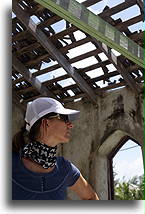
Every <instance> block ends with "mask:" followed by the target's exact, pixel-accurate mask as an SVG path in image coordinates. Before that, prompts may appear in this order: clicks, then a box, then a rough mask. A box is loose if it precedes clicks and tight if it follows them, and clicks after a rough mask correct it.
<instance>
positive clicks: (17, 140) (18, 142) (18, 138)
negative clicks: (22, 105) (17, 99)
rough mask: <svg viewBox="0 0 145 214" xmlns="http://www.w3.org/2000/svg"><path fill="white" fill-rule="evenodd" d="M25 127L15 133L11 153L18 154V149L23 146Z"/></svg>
mask: <svg viewBox="0 0 145 214" xmlns="http://www.w3.org/2000/svg"><path fill="white" fill-rule="evenodd" d="M25 127H26V126H25V125H24V126H23V127H22V128H21V130H20V131H19V132H18V133H16V134H15V135H14V137H13V139H12V151H13V152H19V151H20V148H21V147H23V146H24V145H25V137H24V135H25V133H26V128H25Z"/></svg>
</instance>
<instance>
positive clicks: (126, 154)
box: [109, 136, 144, 200]
mask: <svg viewBox="0 0 145 214" xmlns="http://www.w3.org/2000/svg"><path fill="white" fill-rule="evenodd" d="M109 168H110V170H109V171H110V173H109V174H110V176H109V183H110V184H111V185H110V188H109V191H110V193H111V194H110V199H114V200H135V197H137V196H136V194H137V192H139V189H138V188H139V187H138V186H139V185H140V183H141V182H142V181H143V177H140V176H142V175H143V174H144V167H143V157H142V150H141V146H140V144H139V143H138V142H137V141H135V140H134V139H132V138H130V137H129V136H125V137H124V138H123V139H122V140H121V141H120V142H119V144H118V145H117V146H116V148H114V150H113V151H112V152H111V154H110V155H109ZM142 185H143V184H142ZM138 197H142V196H138ZM140 199H141V198H140Z"/></svg>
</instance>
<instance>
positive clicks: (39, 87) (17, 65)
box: [12, 55, 56, 98]
mask: <svg viewBox="0 0 145 214" xmlns="http://www.w3.org/2000/svg"><path fill="white" fill-rule="evenodd" d="M12 64H13V67H14V69H15V70H16V71H18V72H19V73H21V74H22V75H23V77H24V78H25V79H26V80H27V81H28V82H29V83H30V84H31V85H32V86H33V87H35V88H36V90H37V91H38V92H39V93H40V94H42V95H44V96H49V97H53V98H56V97H55V96H54V94H53V93H52V92H51V91H49V90H48V89H47V88H46V87H45V86H44V85H42V83H41V82H40V81H39V80H38V79H36V78H35V77H32V74H31V72H30V71H29V69H27V68H26V67H25V66H24V65H23V64H22V63H21V62H20V60H18V59H17V58H16V56H14V55H13V56H12Z"/></svg>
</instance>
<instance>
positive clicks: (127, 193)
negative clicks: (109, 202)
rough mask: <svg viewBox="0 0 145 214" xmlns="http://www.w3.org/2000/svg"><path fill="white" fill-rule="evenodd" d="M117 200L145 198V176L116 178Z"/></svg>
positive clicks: (115, 195) (115, 197)
mask: <svg viewBox="0 0 145 214" xmlns="http://www.w3.org/2000/svg"><path fill="white" fill-rule="evenodd" d="M114 199H115V200H143V199H144V176H143V175H141V176H134V177H133V178H131V179H129V180H128V181H125V179H123V181H120V180H119V179H118V180H115V182H114Z"/></svg>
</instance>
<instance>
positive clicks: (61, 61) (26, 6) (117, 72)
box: [12, 0, 143, 103]
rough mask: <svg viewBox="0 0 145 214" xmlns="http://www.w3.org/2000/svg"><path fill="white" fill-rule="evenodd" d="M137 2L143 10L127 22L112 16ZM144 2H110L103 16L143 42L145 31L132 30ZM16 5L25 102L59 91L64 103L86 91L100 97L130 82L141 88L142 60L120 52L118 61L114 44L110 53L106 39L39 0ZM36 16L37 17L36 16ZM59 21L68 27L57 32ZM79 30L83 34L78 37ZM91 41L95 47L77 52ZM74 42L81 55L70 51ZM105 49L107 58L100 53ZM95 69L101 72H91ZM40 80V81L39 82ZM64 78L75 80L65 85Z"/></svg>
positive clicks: (16, 80)
mask: <svg viewBox="0 0 145 214" xmlns="http://www.w3.org/2000/svg"><path fill="white" fill-rule="evenodd" d="M96 2H101V0H100V1H97V0H96V1H95V0H94V1H93V0H92V1H84V2H83V3H82V4H84V5H85V6H86V7H88V6H91V5H94V4H95V3H96ZM133 5H136V6H138V8H139V9H140V14H139V15H137V16H135V17H133V18H131V19H129V20H127V21H124V22H123V21H121V20H120V19H119V20H114V19H113V18H112V15H114V14H115V13H118V12H120V11H121V10H122V7H123V6H124V7H125V8H126V9H127V8H130V7H131V6H133ZM142 5H143V2H142V1H141V0H140V1H139V0H138V1H134V0H133V1H130V0H128V1H125V2H124V3H121V4H119V5H116V6H114V7H113V8H106V9H105V10H104V11H103V12H102V13H100V14H99V16H100V17H101V18H103V19H104V20H106V21H108V22H109V23H110V24H111V25H113V26H114V27H115V28H116V29H118V30H119V31H121V32H123V33H124V34H125V35H127V37H129V38H130V39H131V40H133V41H135V42H136V43H137V44H138V45H140V46H142V47H143V31H142V30H138V31H136V32H133V33H132V32H131V31H130V30H129V26H130V25H132V24H133V23H134V24H135V23H138V22H140V21H141V20H143V11H142V8H143V6H142ZM13 11H14V13H15V15H16V17H15V18H13V21H12V22H13V32H12V34H13V35H12V41H13V72H12V78H13V91H14V92H15V93H16V94H17V95H18V96H19V98H20V99H23V102H28V101H31V100H33V99H34V98H36V97H39V96H42V95H43V96H51V97H55V98H57V99H59V100H60V101H62V102H64V103H65V102H69V101H73V100H75V99H77V98H82V97H88V98H89V99H90V100H92V101H93V102H95V101H96V97H97V96H99V95H101V94H102V92H105V91H107V90H111V89H114V88H118V87H122V86H126V85H128V86H129V87H130V88H131V89H132V90H133V91H134V92H135V93H140V92H141V86H142V83H143V68H142V67H140V65H137V64H135V63H134V62H133V61H131V60H129V59H127V58H126V57H124V56H122V55H120V56H118V57H116V56H115V57H116V59H117V62H118V63H117V66H116V65H115V64H114V62H113V59H112V55H113V54H110V53H111V52H112V49H111V48H109V47H107V48H108V50H109V52H108V53H109V54H107V52H105V51H106V47H105V46H104V45H102V43H100V42H99V41H97V40H96V39H94V38H93V37H92V36H90V35H89V34H87V33H85V32H83V31H80V29H78V28H77V27H75V26H74V25H72V24H70V23H69V22H68V21H65V20H63V19H62V18H61V17H59V16H58V15H56V14H54V13H53V12H52V11H50V10H48V9H46V8H44V7H43V6H41V5H40V4H38V3H36V2H35V1H26V0H20V1H16V0H15V1H14V0H13ZM33 17H34V19H35V23H33V22H32V21H33V20H32V18H33ZM30 18H31V20H32V21H31V22H30ZM36 18H37V21H36ZM37 22H38V23H37ZM59 23H60V24H59ZM55 24H57V26H58V28H59V29H60V27H59V25H60V26H61V25H62V26H63V28H64V29H63V30H62V27H61V29H60V31H59V32H56V29H55V27H54V25H55ZM36 28H37V33H36V32H35V30H36ZM38 32H39V33H38ZM78 32H79V34H80V35H82V36H81V37H80V38H79V39H78V38H77V33H78ZM46 44H47V45H46ZM88 44H89V46H88V49H89V48H90V47H91V48H92V49H90V50H87V51H85V52H84V53H81V54H79V53H77V52H79V51H78V47H79V48H80V50H81V48H82V47H83V45H88ZM86 47H87V46H86ZM75 48H76V49H77V51H76V55H75V56H71V54H70V53H71V51H72V50H75ZM103 53H105V56H106V58H105V59H102V57H101V54H103ZM87 60H89V62H90V61H92V64H88V63H87V62H88V61H87ZM16 62H18V63H16ZM77 63H78V64H77ZM16 64H18V65H19V66H18V65H16ZM43 64H44V65H45V66H43ZM20 65H21V66H20ZM22 66H23V69H22ZM109 66H110V67H112V69H110V68H109ZM62 68H63V69H62ZM34 69H35V72H34ZM59 69H60V71H59ZM32 70H33V72H32ZM22 71H23V72H22ZM91 72H93V74H95V75H96V76H95V75H93V76H90V73H91ZM25 73H26V75H24V74H25ZM56 73H59V74H57V75H56ZM30 76H31V78H30ZM43 76H44V77H43ZM117 77H118V79H117ZM39 79H40V80H39ZM38 82H39V84H36V83H38ZM61 82H68V83H69V82H70V84H66V85H65V84H61ZM100 82H101V85H100ZM103 84H104V85H103ZM40 86H41V87H40ZM40 89H41V90H40Z"/></svg>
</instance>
